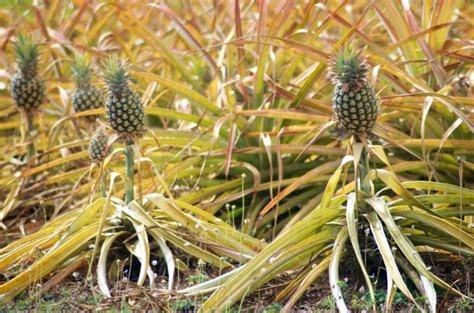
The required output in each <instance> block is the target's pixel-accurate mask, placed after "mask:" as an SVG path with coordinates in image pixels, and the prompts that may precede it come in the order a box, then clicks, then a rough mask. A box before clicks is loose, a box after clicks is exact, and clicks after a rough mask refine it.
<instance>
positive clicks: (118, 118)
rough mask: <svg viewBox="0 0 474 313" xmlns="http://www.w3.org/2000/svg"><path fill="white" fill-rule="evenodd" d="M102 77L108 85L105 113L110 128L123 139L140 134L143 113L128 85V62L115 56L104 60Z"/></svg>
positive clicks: (137, 97)
mask: <svg viewBox="0 0 474 313" xmlns="http://www.w3.org/2000/svg"><path fill="white" fill-rule="evenodd" d="M103 76H104V79H105V82H106V84H107V87H108V90H109V92H108V98H107V103H106V113H107V118H108V120H109V123H110V125H111V126H112V128H113V129H114V130H115V131H116V132H117V133H118V134H119V135H120V136H121V137H122V138H125V139H131V138H132V137H136V136H138V135H140V133H141V132H142V130H143V127H144V124H145V113H144V110H143V105H142V102H141V99H140V97H139V96H138V94H137V93H136V92H135V91H133V90H132V89H131V88H130V86H129V82H130V74H129V73H128V64H127V62H126V61H124V60H120V59H118V57H117V56H115V55H114V56H112V57H110V58H109V59H108V60H107V61H106V62H105V69H104V74H103Z"/></svg>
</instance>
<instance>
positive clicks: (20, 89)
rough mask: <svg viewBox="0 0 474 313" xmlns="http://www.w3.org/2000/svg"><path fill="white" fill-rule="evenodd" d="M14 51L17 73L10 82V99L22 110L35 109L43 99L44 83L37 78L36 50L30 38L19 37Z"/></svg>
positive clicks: (37, 55) (37, 54)
mask: <svg viewBox="0 0 474 313" xmlns="http://www.w3.org/2000/svg"><path fill="white" fill-rule="evenodd" d="M15 51H16V61H17V63H18V72H17V73H16V74H15V76H13V79H12V81H11V94H12V97H13V99H14V100H15V102H16V105H17V106H18V107H19V108H20V109H22V110H25V111H29V110H32V109H36V108H38V107H39V106H40V104H42V103H43V101H44V98H45V86H44V81H43V80H42V79H41V78H40V77H39V76H38V58H39V53H38V48H37V47H36V44H35V43H34V42H33V40H32V38H31V37H29V36H24V35H19V36H18V39H17V42H16V44H15Z"/></svg>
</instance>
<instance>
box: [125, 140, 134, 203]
mask: <svg viewBox="0 0 474 313" xmlns="http://www.w3.org/2000/svg"><path fill="white" fill-rule="evenodd" d="M125 171H126V175H127V183H126V186H125V202H126V203H130V202H132V201H133V198H134V197H133V174H134V172H133V140H131V139H128V140H127V143H126V147H125Z"/></svg>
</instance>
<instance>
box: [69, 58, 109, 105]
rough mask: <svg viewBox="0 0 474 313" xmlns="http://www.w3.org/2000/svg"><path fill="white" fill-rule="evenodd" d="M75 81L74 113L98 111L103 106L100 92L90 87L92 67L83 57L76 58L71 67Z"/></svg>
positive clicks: (102, 97) (102, 96)
mask: <svg viewBox="0 0 474 313" xmlns="http://www.w3.org/2000/svg"><path fill="white" fill-rule="evenodd" d="M72 73H73V75H74V78H75V80H76V90H75V92H74V95H73V96H72V104H73V106H74V110H75V111H76V112H83V111H87V110H92V109H98V108H101V107H103V105H104V101H105V99H104V95H103V93H102V91H101V90H100V89H99V88H97V87H94V86H92V84H91V77H92V66H91V64H90V63H88V62H87V60H86V58H85V57H84V56H78V57H77V58H76V60H75V62H74V64H73V66H72Z"/></svg>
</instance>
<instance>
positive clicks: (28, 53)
mask: <svg viewBox="0 0 474 313" xmlns="http://www.w3.org/2000/svg"><path fill="white" fill-rule="evenodd" d="M15 52H16V61H17V63H18V69H19V70H20V72H21V74H22V75H23V76H25V77H27V78H30V77H35V76H36V74H37V69H38V59H39V52H38V47H37V46H36V43H35V42H34V40H33V38H32V37H31V36H27V35H23V34H20V35H18V38H17V41H16V43H15Z"/></svg>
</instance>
